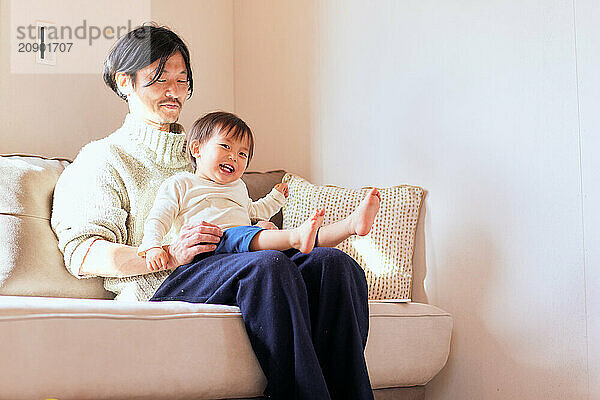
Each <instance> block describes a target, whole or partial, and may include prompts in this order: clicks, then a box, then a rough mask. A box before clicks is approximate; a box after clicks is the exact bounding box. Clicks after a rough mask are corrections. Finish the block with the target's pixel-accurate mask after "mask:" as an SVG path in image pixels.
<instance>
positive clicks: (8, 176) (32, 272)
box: [0, 155, 113, 298]
mask: <svg viewBox="0 0 600 400" xmlns="http://www.w3.org/2000/svg"><path fill="white" fill-rule="evenodd" d="M66 165H68V161H66V160H60V159H44V158H42V157H37V156H16V155H12V156H0V295H24V296H50V297H87V298H112V297H113V296H112V294H110V293H109V292H107V291H106V290H104V288H103V285H102V279H100V278H92V279H85V280H78V279H77V278H75V277H74V276H72V275H71V274H70V273H69V272H68V271H67V269H66V268H65V264H64V260H63V255H62V253H61V252H60V251H59V249H58V244H57V243H58V242H57V239H56V236H55V235H54V232H53V231H52V228H51V227H50V212H51V207H52V193H53V191H54V185H55V184H56V181H57V179H58V177H59V176H60V174H61V173H62V171H63V170H64V168H65V166H66Z"/></svg>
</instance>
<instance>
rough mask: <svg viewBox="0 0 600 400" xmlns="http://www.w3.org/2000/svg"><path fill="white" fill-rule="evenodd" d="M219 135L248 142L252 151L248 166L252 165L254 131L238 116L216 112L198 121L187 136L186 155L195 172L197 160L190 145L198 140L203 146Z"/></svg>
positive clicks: (249, 154) (249, 153)
mask: <svg viewBox="0 0 600 400" xmlns="http://www.w3.org/2000/svg"><path fill="white" fill-rule="evenodd" d="M219 133H222V134H224V135H225V136H227V137H229V138H231V139H233V140H244V139H246V140H248V147H249V148H250V149H249V151H248V160H247V162H246V166H248V164H250V161H251V160H252V155H253V154H254V135H253V134H252V131H251V130H250V128H249V127H248V125H246V123H245V122H244V121H243V120H242V119H241V118H240V117H238V116H237V115H235V114H232V113H228V112H224V111H216V112H212V113H208V114H206V115H205V116H203V117H202V118H199V119H198V120H196V122H194V125H192V129H190V131H189V132H188V134H187V145H186V154H187V156H188V158H189V160H190V162H191V163H192V166H193V167H194V171H196V160H195V159H194V156H192V152H191V151H190V144H191V143H192V142H193V141H194V140H197V141H198V143H199V144H200V145H203V144H205V143H206V142H208V141H209V140H210V138H212V137H213V136H214V135H218V134H219Z"/></svg>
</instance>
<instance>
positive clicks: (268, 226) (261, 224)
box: [256, 221, 279, 230]
mask: <svg viewBox="0 0 600 400" xmlns="http://www.w3.org/2000/svg"><path fill="white" fill-rule="evenodd" d="M256 226H259V227H261V228H263V229H272V230H278V229H279V228H278V227H277V225H275V224H274V223H272V222H271V221H258V222H257V223H256Z"/></svg>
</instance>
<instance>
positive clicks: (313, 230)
mask: <svg viewBox="0 0 600 400" xmlns="http://www.w3.org/2000/svg"><path fill="white" fill-rule="evenodd" d="M324 218H325V209H324V208H322V209H317V210H316V211H315V212H314V214H313V216H312V217H310V218H309V219H307V220H306V221H304V223H303V224H302V225H300V226H299V227H297V228H296V229H294V231H293V240H292V243H293V246H292V247H294V248H295V249H298V250H300V251H301V252H302V253H310V252H311V251H312V249H313V247H315V238H316V237H317V231H318V230H319V228H320V227H321V225H322V224H323V219H324Z"/></svg>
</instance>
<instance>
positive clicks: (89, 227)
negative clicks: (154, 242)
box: [51, 143, 129, 278]
mask: <svg viewBox="0 0 600 400" xmlns="http://www.w3.org/2000/svg"><path fill="white" fill-rule="evenodd" d="M102 154H106V152H102V151H99V149H98V147H97V146H96V145H95V143H91V144H89V145H87V146H85V147H84V148H83V149H82V150H81V152H80V153H79V155H78V156H77V158H76V159H75V160H74V161H73V163H72V164H71V165H69V166H68V167H67V168H66V169H65V171H64V172H63V173H62V174H61V175H60V177H59V179H58V182H57V183H56V186H55V189H54V197H53V205H52V217H51V225H52V229H53V230H54V232H55V233H56V236H57V237H58V247H59V249H60V251H61V252H62V253H63V254H64V260H65V265H66V267H67V269H68V270H69V272H70V273H71V274H73V275H74V276H75V277H77V278H84V276H80V275H79V269H80V267H81V265H80V264H81V262H83V258H82V257H75V259H76V260H77V262H72V261H73V257H72V256H73V253H74V252H75V251H76V250H77V249H78V247H79V246H80V245H82V244H84V242H87V247H89V239H90V238H98V239H103V240H107V241H110V242H113V243H122V244H125V243H127V238H128V234H127V228H126V225H125V222H126V219H127V216H128V211H127V210H128V207H129V199H128V196H127V191H126V188H125V185H124V183H123V181H122V180H121V179H120V176H119V175H118V173H117V172H116V170H115V169H114V167H113V166H112V165H111V164H110V162H109V161H108V160H107V159H106V158H102V157H101V156H102ZM84 246H86V245H85V244H84ZM79 253H82V251H79ZM76 264H77V265H76ZM85 277H86V278H88V277H92V275H86V276H85Z"/></svg>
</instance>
